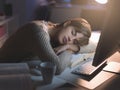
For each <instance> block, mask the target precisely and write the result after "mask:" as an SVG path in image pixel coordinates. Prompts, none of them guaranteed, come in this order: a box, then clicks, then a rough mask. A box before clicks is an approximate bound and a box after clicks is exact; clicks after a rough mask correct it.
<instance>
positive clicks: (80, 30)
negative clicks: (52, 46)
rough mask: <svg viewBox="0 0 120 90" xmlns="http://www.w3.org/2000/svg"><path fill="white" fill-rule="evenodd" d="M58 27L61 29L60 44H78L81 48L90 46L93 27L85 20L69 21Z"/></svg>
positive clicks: (59, 34)
mask: <svg viewBox="0 0 120 90" xmlns="http://www.w3.org/2000/svg"><path fill="white" fill-rule="evenodd" d="M58 26H59V27H61V30H60V31H59V33H58V41H59V42H60V44H78V45H80V46H82V45H86V44H88V41H89V37H90V36H91V26H90V24H89V23H88V22H87V21H86V20H85V19H83V18H75V19H71V20H67V21H65V22H63V23H61V24H59V25H58Z"/></svg>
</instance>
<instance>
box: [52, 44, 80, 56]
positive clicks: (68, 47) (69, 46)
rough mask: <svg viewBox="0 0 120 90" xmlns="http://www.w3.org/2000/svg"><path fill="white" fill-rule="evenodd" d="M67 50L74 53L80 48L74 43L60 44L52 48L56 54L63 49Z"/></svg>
mask: <svg viewBox="0 0 120 90" xmlns="http://www.w3.org/2000/svg"><path fill="white" fill-rule="evenodd" d="M66 50H67V51H69V52H71V53H76V52H78V51H79V50H80V46H78V45H74V44H66V45H61V46H59V47H56V48H54V51H55V52H56V54H60V53H61V52H63V51H66Z"/></svg>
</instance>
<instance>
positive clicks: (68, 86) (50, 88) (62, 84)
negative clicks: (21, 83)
mask: <svg viewBox="0 0 120 90" xmlns="http://www.w3.org/2000/svg"><path fill="white" fill-rule="evenodd" d="M114 59H115V60H114ZM108 60H109V61H113V60H114V61H116V60H117V61H118V62H120V53H118V52H117V53H115V54H114V55H112V57H110V58H109V59H108ZM106 77H107V78H106ZM80 83H83V84H81V85H80ZM99 84H100V85H99ZM119 84H120V75H118V74H115V73H110V72H106V71H101V72H100V73H99V74H97V75H96V76H95V77H94V78H92V79H91V80H89V81H87V80H84V79H83V77H82V76H78V75H74V74H71V71H70V69H69V68H67V69H66V70H65V71H64V72H63V73H62V74H61V75H59V76H56V77H54V79H53V82H52V84H50V85H46V86H39V87H37V89H36V90H88V88H84V87H83V85H84V86H85V85H86V86H90V89H92V90H93V89H94V90H114V89H115V90H119V89H120V85H119ZM96 85H97V87H96Z"/></svg>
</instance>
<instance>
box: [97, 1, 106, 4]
mask: <svg viewBox="0 0 120 90" xmlns="http://www.w3.org/2000/svg"><path fill="white" fill-rule="evenodd" d="M95 1H96V2H97V3H100V4H106V3H107V2H108V0H95Z"/></svg>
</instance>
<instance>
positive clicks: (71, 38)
mask: <svg viewBox="0 0 120 90" xmlns="http://www.w3.org/2000/svg"><path fill="white" fill-rule="evenodd" d="M74 39H76V37H75V36H70V37H68V41H73V40H74Z"/></svg>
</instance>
